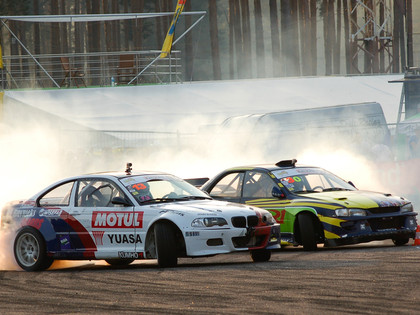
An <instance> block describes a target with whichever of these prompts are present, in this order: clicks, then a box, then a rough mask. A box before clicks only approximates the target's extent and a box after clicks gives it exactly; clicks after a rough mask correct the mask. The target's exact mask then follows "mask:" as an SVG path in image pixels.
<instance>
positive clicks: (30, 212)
mask: <svg viewBox="0 0 420 315" xmlns="http://www.w3.org/2000/svg"><path fill="white" fill-rule="evenodd" d="M35 213H36V210H34V209H15V210H13V217H15V218H26V217H33V216H35Z"/></svg>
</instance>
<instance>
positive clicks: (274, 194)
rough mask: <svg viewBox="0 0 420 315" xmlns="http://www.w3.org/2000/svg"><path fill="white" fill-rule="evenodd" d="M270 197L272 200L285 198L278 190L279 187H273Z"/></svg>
mask: <svg viewBox="0 0 420 315" xmlns="http://www.w3.org/2000/svg"><path fill="white" fill-rule="evenodd" d="M271 195H272V196H273V197H274V198H280V199H282V198H284V197H286V196H285V195H284V194H283V192H282V191H281V189H280V188H279V187H277V186H274V187H273V190H272V191H271Z"/></svg>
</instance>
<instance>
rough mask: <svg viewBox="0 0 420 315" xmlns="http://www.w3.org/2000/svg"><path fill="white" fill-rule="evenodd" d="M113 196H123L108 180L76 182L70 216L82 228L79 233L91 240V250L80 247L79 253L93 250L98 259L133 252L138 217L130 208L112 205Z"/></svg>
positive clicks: (92, 179) (117, 256) (119, 256)
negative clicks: (72, 209)
mask: <svg viewBox="0 0 420 315" xmlns="http://www.w3.org/2000/svg"><path fill="white" fill-rule="evenodd" d="M114 197H123V198H124V197H125V196H124V193H123V192H122V190H121V189H120V188H119V187H118V186H117V185H116V184H115V183H114V182H112V181H111V180H107V179H102V178H99V179H95V178H90V179H81V180H79V181H78V186H77V192H76V200H75V207H74V212H73V213H72V215H73V216H74V217H75V218H76V219H77V220H78V221H79V222H80V223H81V225H83V227H85V230H84V231H83V232H82V233H85V234H87V235H89V237H90V238H91V239H92V240H93V247H94V248H83V246H82V248H81V250H86V251H89V250H93V251H94V252H95V258H98V259H106V258H121V257H125V256H127V254H126V253H133V252H134V251H135V245H136V233H135V227H136V225H138V224H139V222H140V220H141V218H139V216H138V214H137V215H135V213H134V207H133V206H124V205H115V204H113V203H112V202H111V200H112V199H113V198H114ZM126 199H127V198H126ZM127 200H128V199H127ZM80 238H81V239H85V238H86V237H83V236H81V237H80Z"/></svg>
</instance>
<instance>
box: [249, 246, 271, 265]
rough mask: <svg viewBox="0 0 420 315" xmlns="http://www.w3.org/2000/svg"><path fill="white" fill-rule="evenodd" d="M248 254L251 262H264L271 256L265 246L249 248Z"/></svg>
mask: <svg viewBox="0 0 420 315" xmlns="http://www.w3.org/2000/svg"><path fill="white" fill-rule="evenodd" d="M250 254H251V258H252V261H253V262H265V261H269V260H270V258H271V251H270V250H269V249H265V248H261V249H255V250H251V252H250Z"/></svg>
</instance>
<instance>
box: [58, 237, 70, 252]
mask: <svg viewBox="0 0 420 315" xmlns="http://www.w3.org/2000/svg"><path fill="white" fill-rule="evenodd" d="M60 247H61V249H71V246H70V241H69V239H68V236H65V235H63V236H60Z"/></svg>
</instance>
